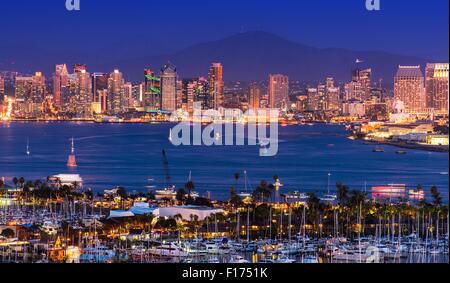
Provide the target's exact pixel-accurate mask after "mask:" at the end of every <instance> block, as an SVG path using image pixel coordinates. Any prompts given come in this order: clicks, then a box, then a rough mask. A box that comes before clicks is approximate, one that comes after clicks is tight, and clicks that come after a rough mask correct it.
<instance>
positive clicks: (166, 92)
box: [160, 63, 177, 111]
mask: <svg viewBox="0 0 450 283" xmlns="http://www.w3.org/2000/svg"><path fill="white" fill-rule="evenodd" d="M160 77H161V100H162V104H161V108H162V110H166V111H175V110H176V109H177V69H176V67H175V66H173V65H171V64H169V63H167V64H166V65H164V66H163V67H162V69H161V76H160Z"/></svg>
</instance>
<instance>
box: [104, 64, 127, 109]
mask: <svg viewBox="0 0 450 283" xmlns="http://www.w3.org/2000/svg"><path fill="white" fill-rule="evenodd" d="M123 85H124V80H123V75H122V73H121V72H120V71H119V70H114V72H112V73H111V74H110V75H109V80H108V101H107V103H108V112H109V113H110V114H112V115H116V114H119V113H120V112H122V111H123Z"/></svg>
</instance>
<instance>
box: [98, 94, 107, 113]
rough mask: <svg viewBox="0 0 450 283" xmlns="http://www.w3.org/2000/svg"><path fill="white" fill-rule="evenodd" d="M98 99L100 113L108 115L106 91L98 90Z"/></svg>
mask: <svg viewBox="0 0 450 283" xmlns="http://www.w3.org/2000/svg"><path fill="white" fill-rule="evenodd" d="M98 99H99V103H100V113H103V114H106V113H108V90H106V89H104V90H99V91H98Z"/></svg>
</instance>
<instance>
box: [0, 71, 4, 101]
mask: <svg viewBox="0 0 450 283" xmlns="http://www.w3.org/2000/svg"><path fill="white" fill-rule="evenodd" d="M4 100H5V79H4V78H2V77H1V76H0V104H2V103H3V101H4Z"/></svg>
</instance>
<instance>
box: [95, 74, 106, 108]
mask: <svg viewBox="0 0 450 283" xmlns="http://www.w3.org/2000/svg"><path fill="white" fill-rule="evenodd" d="M107 89H108V74H105V73H93V74H92V95H93V98H92V102H100V97H99V91H100V90H107Z"/></svg>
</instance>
